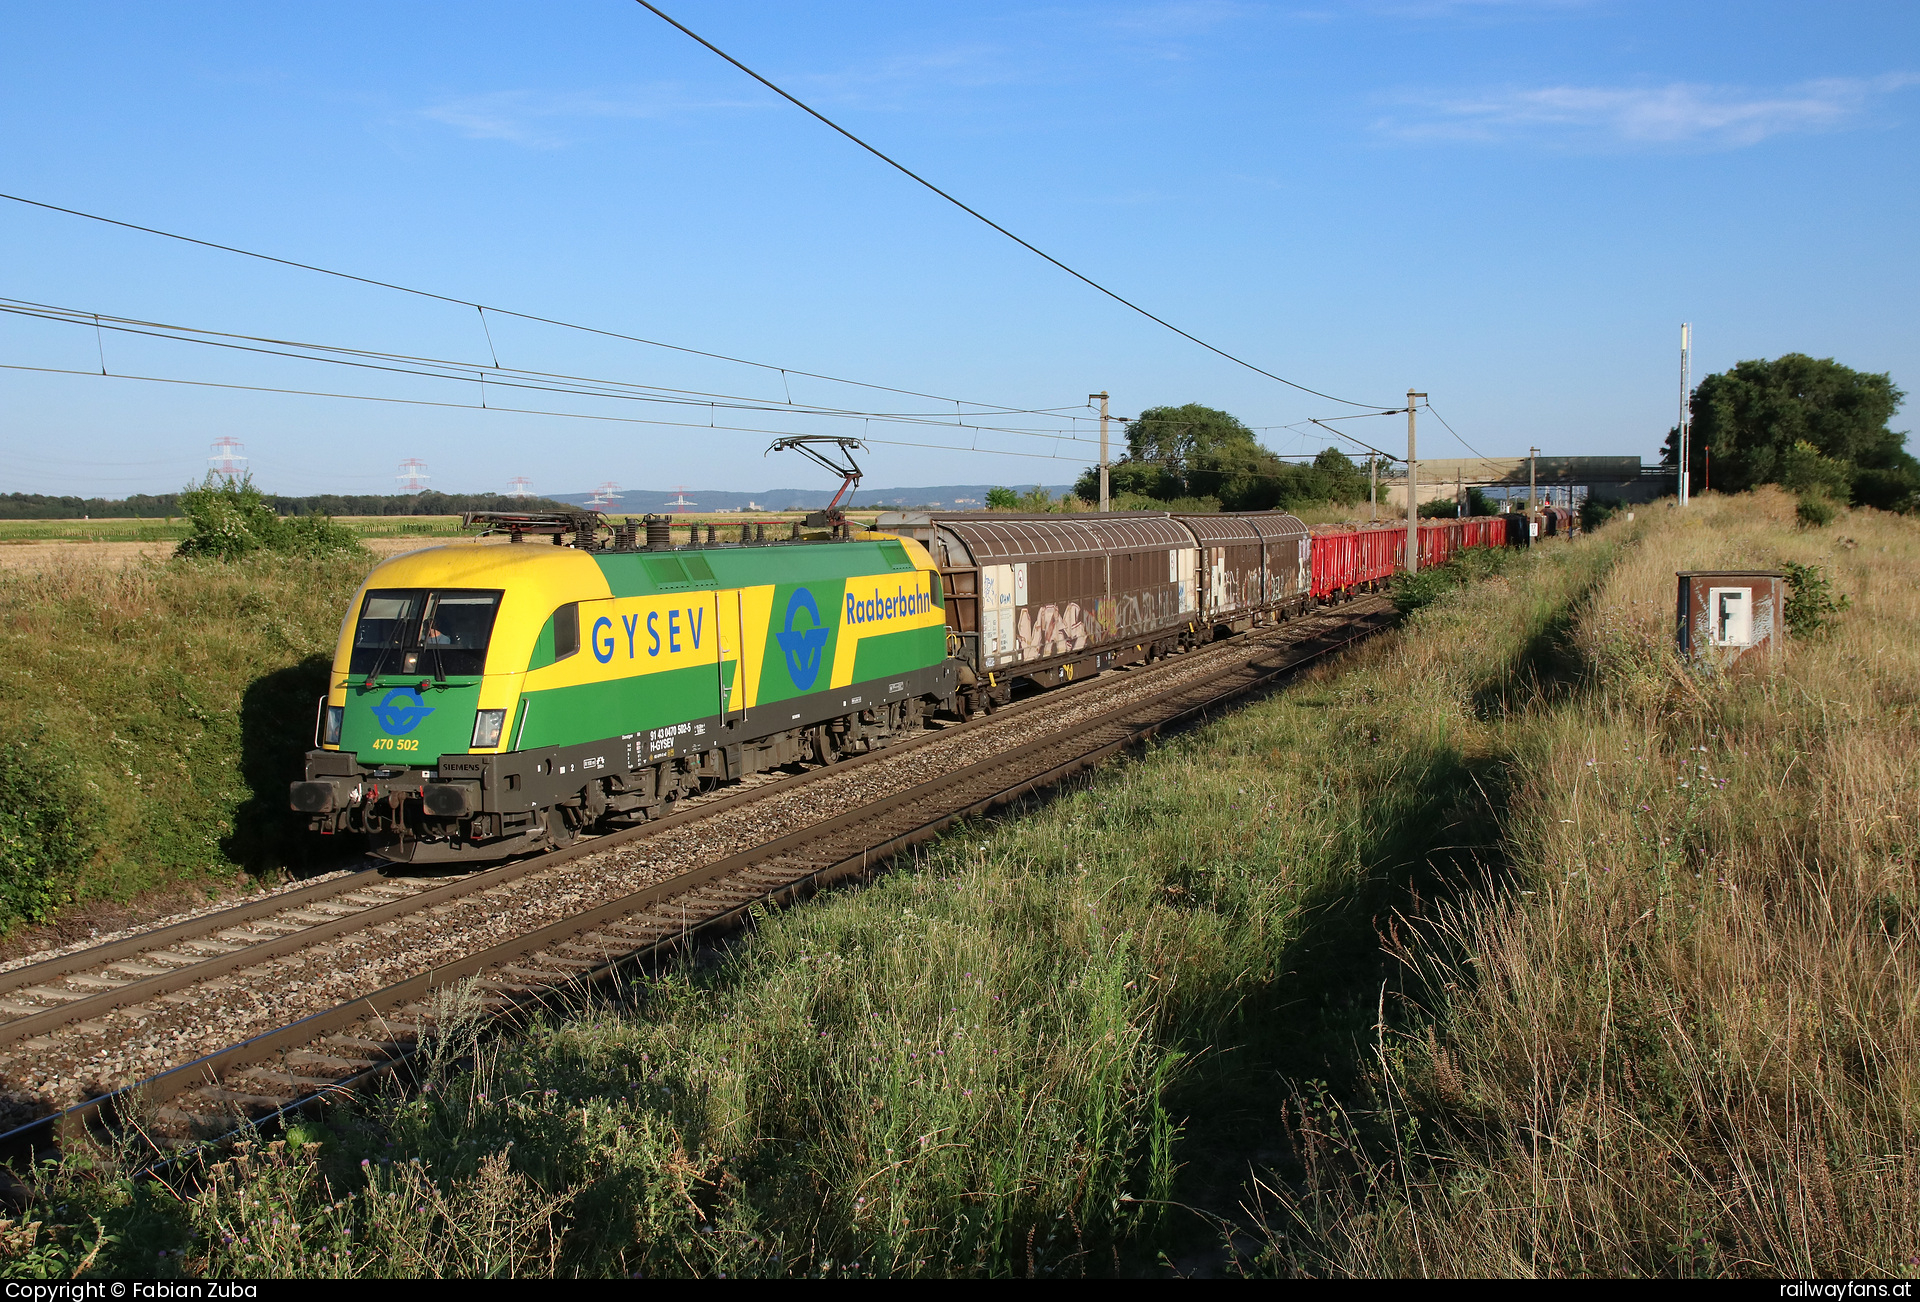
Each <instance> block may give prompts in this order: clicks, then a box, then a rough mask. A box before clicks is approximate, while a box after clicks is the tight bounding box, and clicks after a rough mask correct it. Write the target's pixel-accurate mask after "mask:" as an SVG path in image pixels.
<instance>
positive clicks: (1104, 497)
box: [1087, 393, 1113, 511]
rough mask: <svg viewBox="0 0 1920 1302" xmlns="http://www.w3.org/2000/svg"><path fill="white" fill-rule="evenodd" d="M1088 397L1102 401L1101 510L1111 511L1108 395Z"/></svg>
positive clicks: (1098, 394) (1100, 394)
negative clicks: (1108, 462)
mask: <svg viewBox="0 0 1920 1302" xmlns="http://www.w3.org/2000/svg"><path fill="white" fill-rule="evenodd" d="M1087 397H1088V398H1089V399H1092V398H1098V399H1099V400H1100V509H1101V510H1102V511H1111V510H1112V509H1113V502H1112V499H1111V496H1110V495H1109V494H1108V492H1107V395H1106V394H1104V393H1089V394H1088V395H1087Z"/></svg>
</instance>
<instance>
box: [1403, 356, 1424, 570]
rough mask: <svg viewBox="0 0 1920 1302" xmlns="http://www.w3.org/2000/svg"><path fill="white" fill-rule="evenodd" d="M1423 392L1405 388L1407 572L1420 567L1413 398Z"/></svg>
mask: <svg viewBox="0 0 1920 1302" xmlns="http://www.w3.org/2000/svg"><path fill="white" fill-rule="evenodd" d="M1426 396H1427V395H1426V394H1424V393H1415V392H1414V391H1413V390H1412V389H1408V390H1407V573H1409V574H1414V573H1417V572H1418V571H1419V569H1420V463H1419V461H1418V460H1416V459H1415V448H1414V444H1413V413H1414V411H1415V408H1414V405H1413V400H1414V399H1415V398H1424V397H1426Z"/></svg>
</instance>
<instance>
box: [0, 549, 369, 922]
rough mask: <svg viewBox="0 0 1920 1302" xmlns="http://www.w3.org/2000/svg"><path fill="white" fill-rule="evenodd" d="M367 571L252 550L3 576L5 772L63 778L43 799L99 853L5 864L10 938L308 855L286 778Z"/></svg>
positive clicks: (0, 877)
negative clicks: (205, 558)
mask: <svg viewBox="0 0 1920 1302" xmlns="http://www.w3.org/2000/svg"><path fill="white" fill-rule="evenodd" d="M365 569H366V563H364V562H361V561H357V560H356V561H351V562H346V563H343V562H341V561H338V560H334V561H328V562H314V561H296V560H275V559H271V558H254V559H250V560H248V561H247V562H245V563H241V564H234V565H221V564H219V563H215V562H189V561H166V562H145V563H141V564H137V565H132V566H124V567H112V566H106V565H99V564H89V563H87V562H85V561H82V560H68V561H63V562H61V563H58V564H56V565H53V566H51V567H49V568H46V569H42V570H0V746H4V747H5V748H6V749H5V751H4V754H0V760H6V762H0V770H4V771H3V772H0V779H5V778H6V777H7V774H8V773H15V774H18V773H27V774H29V775H30V774H32V773H41V772H51V773H55V774H57V775H58V776H59V779H60V780H59V782H58V783H57V784H56V785H43V786H39V787H37V788H36V790H37V792H38V794H37V795H36V796H35V799H36V800H37V801H39V802H40V805H44V806H46V807H47V808H49V809H51V810H53V811H54V812H55V813H56V814H58V815H59V817H60V818H61V819H63V820H65V822H66V823H67V824H68V825H70V826H74V827H79V828H81V829H83V830H84V831H85V833H86V839H87V843H88V846H89V847H90V852H89V853H87V854H85V855H84V856H81V857H80V858H78V859H77V860H75V859H74V858H73V857H72V856H68V858H67V859H66V860H64V861H62V862H59V863H46V864H43V865H41V867H40V868H38V869H35V868H33V867H32V865H23V863H22V862H21V861H20V860H18V859H15V860H13V861H10V862H8V863H5V864H0V887H6V886H8V885H9V883H10V882H11V884H12V885H13V886H14V887H17V888H18V889H13V890H4V889H0V931H4V930H5V929H6V928H9V927H12V926H17V925H19V924H20V923H22V922H26V921H42V920H45V919H46V918H47V917H49V916H52V915H53V914H55V913H57V912H58V910H59V909H60V908H63V907H66V906H68V905H71V904H74V903H79V902H84V901H87V900H90V899H99V898H108V899H127V898H130V897H132V896H134V895H137V894H139V893H140V892H142V891H147V890H152V889H155V888H160V887H177V886H179V885H181V884H190V883H217V882H219V881H222V880H230V879H233V878H235V877H236V876H238V875H239V874H241V873H243V872H252V873H256V874H265V875H271V874H274V873H277V872H279V871H281V870H283V869H285V868H287V867H288V866H290V865H297V864H299V863H301V862H302V861H303V859H304V856H305V855H306V854H307V853H308V850H309V847H307V846H306V844H305V841H306V838H305V837H304V836H300V835H297V834H296V833H295V832H294V830H293V828H292V826H291V822H290V819H289V817H288V816H287V815H286V813H285V803H286V786H285V784H286V783H287V782H289V781H292V780H294V778H296V777H297V776H298V773H297V769H298V767H299V764H300V757H301V754H302V752H303V751H304V750H305V749H306V748H307V747H308V746H309V745H310V744H311V738H312V730H313V716H314V708H315V702H316V701H317V700H318V699H319V697H320V695H321V694H322V693H323V692H324V690H325V678H326V666H327V663H328V661H329V660H330V659H331V656H332V651H333V644H334V639H335V638H336V637H337V636H338V632H339V627H340V618H341V612H342V611H343V610H345V608H346V606H347V603H348V601H349V599H350V598H351V596H352V593H353V591H354V589H355V587H356V586H357V585H358V584H359V581H360V579H361V578H362V576H363V575H364V573H365ZM8 756H11V757H14V758H13V759H11V760H7V759H6V757H8ZM22 764H25V765H27V767H26V768H25V769H22V768H21V765H22ZM13 780H14V781H16V782H19V781H21V779H19V778H17V777H16V778H15V779H13ZM3 785H4V782H0V786H3ZM36 808H38V806H36ZM3 833H4V829H0V834H3ZM42 840H43V841H44V840H45V838H42ZM23 874H25V876H23ZM28 877H30V878H31V880H27V878H28ZM9 900H11V901H12V903H11V904H8V901H9ZM30 901H31V902H30Z"/></svg>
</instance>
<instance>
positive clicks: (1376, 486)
mask: <svg viewBox="0 0 1920 1302" xmlns="http://www.w3.org/2000/svg"><path fill="white" fill-rule="evenodd" d="M1379 518H1380V458H1379V457H1377V456H1375V455H1374V454H1373V453H1371V452H1369V453H1368V454H1367V523H1369V524H1371V523H1373V522H1374V521H1375V520H1378V519H1379Z"/></svg>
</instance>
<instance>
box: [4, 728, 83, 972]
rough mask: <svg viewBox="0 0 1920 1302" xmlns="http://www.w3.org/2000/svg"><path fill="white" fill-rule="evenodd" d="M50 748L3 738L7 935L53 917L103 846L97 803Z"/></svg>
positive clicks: (20, 740)
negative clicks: (54, 758)
mask: <svg viewBox="0 0 1920 1302" xmlns="http://www.w3.org/2000/svg"><path fill="white" fill-rule="evenodd" d="M47 751H48V747H47V746H46V744H45V743H44V742H43V741H41V740H38V739H34V740H28V739H23V738H18V737H12V738H0V935H4V934H5V933H6V932H8V931H10V930H11V929H12V928H14V927H15V926H18V925H19V924H21V923H36V922H44V921H46V920H47V919H49V918H51V917H52V916H53V915H54V913H55V912H57V911H58V910H59V909H60V908H61V906H63V905H65V904H66V903H67V902H68V901H69V900H70V899H71V898H72V897H73V892H74V888H75V885H76V884H77V883H78V882H79V879H80V874H81V873H82V871H84V870H85V868H86V866H87V864H88V863H89V862H90V861H91V860H92V859H93V855H94V851H95V850H96V849H97V848H98V845H99V836H98V833H97V831H96V828H95V814H94V808H95V806H94V802H92V801H90V800H88V799H87V793H86V792H85V791H83V790H82V789H81V788H80V786H79V784H77V783H75V782H74V781H73V780H72V779H71V778H70V777H69V776H68V771H67V769H65V768H64V767H62V766H60V765H56V764H51V763H48V762H47V760H46V759H45V758H44V757H45V755H46V754H47Z"/></svg>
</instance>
